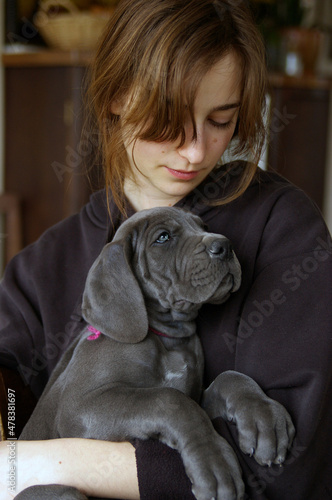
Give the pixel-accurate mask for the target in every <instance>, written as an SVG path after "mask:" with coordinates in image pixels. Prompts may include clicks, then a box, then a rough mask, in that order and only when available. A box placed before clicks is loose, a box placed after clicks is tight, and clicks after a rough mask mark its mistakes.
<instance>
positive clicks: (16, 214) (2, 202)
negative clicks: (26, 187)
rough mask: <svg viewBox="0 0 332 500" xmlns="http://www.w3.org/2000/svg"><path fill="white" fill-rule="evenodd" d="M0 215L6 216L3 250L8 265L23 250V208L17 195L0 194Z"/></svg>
mask: <svg viewBox="0 0 332 500" xmlns="http://www.w3.org/2000/svg"><path fill="white" fill-rule="evenodd" d="M0 215H3V216H4V221H3V223H4V227H3V241H4V245H3V250H4V263H5V264H6V263H7V262H9V260H10V259H11V258H12V257H14V255H15V254H16V253H17V252H19V251H20V250H21V248H22V221H21V207H20V202H19V199H18V197H17V196H16V195H14V194H11V193H2V194H0Z"/></svg>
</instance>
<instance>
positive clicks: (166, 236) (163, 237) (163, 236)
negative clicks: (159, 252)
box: [156, 231, 171, 243]
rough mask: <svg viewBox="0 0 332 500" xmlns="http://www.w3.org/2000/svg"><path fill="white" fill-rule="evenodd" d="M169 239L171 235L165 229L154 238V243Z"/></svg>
mask: <svg viewBox="0 0 332 500" xmlns="http://www.w3.org/2000/svg"><path fill="white" fill-rule="evenodd" d="M170 239H171V235H170V234H169V233H168V232H167V231H163V232H162V233H161V234H160V235H159V236H158V238H157V239H156V243H166V242H167V241H169V240H170Z"/></svg>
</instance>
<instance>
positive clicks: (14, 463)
mask: <svg viewBox="0 0 332 500" xmlns="http://www.w3.org/2000/svg"><path fill="white" fill-rule="evenodd" d="M13 443H14V444H15V445H14V446H13ZM0 471H1V477H0V500H9V499H12V498H14V496H15V495H17V494H18V493H19V492H20V491H22V490H23V489H24V488H27V487H28V486H32V485H34V484H51V483H57V484H65V485H70V486H76V488H78V489H79V490H80V491H82V492H83V493H85V494H86V495H91V496H99V497H102V498H123V499H128V500H137V499H139V491H138V480H137V470H136V459H135V449H134V447H133V446H132V445H131V444H130V443H127V442H125V443H113V442H106V441H96V440H90V439H76V438H74V439H54V440H49V441H4V442H1V443H0Z"/></svg>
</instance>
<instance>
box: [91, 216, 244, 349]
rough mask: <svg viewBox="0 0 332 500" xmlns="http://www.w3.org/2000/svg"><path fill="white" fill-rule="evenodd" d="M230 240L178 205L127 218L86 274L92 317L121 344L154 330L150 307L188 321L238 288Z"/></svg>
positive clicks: (139, 338) (238, 271) (104, 331)
mask: <svg viewBox="0 0 332 500" xmlns="http://www.w3.org/2000/svg"><path fill="white" fill-rule="evenodd" d="M240 281H241V270H240V265H239V262H238V260H237V258H236V256H235V254H234V251H233V249H232V246H231V243H230V242H229V240H227V238H225V237H224V236H220V235H216V234H212V233H208V232H206V231H205V229H204V225H203V223H202V221H201V219H200V218H199V217H197V216H194V215H192V214H190V213H187V212H184V211H183V210H181V209H178V208H174V207H170V208H169V207H167V208H154V209H150V210H144V211H141V212H138V213H137V214H135V215H133V216H132V217H131V218H130V219H128V220H127V221H126V222H124V223H123V224H122V225H121V226H120V228H119V229H118V231H117V232H116V235H115V237H114V239H113V241H112V243H109V244H108V245H106V246H105V247H104V249H103V250H102V252H101V254H100V256H99V257H98V258H97V260H96V262H95V263H94V264H93V266H92V268H91V270H90V272H89V274H88V278H87V282H86V287H85V292H84V296H83V315H84V318H85V319H86V321H88V322H89V323H91V324H92V325H93V326H94V327H95V328H97V329H99V330H101V331H102V332H103V333H105V334H108V335H110V336H111V337H112V338H115V339H116V340H119V341H122V342H139V341H140V340H142V339H143V338H144V337H145V336H146V334H147V331H148V315H147V309H148V310H151V308H154V309H157V310H158V308H159V309H160V311H163V312H165V311H166V312H167V311H171V312H174V311H176V312H177V313H178V317H182V318H183V319H184V320H185V318H186V316H188V317H189V316H190V317H191V318H192V317H193V315H194V314H195V313H196V312H197V311H198V309H199V307H200V306H201V305H202V304H204V303H206V302H210V303H222V302H224V301H225V300H227V298H228V297H229V295H230V293H232V292H234V291H236V290H237V289H238V288H239V286H240Z"/></svg>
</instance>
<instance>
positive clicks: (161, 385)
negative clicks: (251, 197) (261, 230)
mask: <svg viewBox="0 0 332 500" xmlns="http://www.w3.org/2000/svg"><path fill="white" fill-rule="evenodd" d="M239 285H240V266H239V263H238V261H237V259H236V257H235V254H234V252H233V250H232V248H231V246H230V243H229V241H228V240H227V239H226V238H225V237H223V236H220V235H213V234H210V233H207V232H205V231H204V229H203V226H202V222H201V221H200V219H198V218H197V217H195V216H193V215H191V214H188V213H185V212H183V211H181V210H179V209H176V208H159V209H152V210H147V211H143V212H140V213H138V214H136V215H134V216H133V217H131V218H130V219H129V220H128V221H126V222H125V223H124V224H123V225H122V226H121V227H120V228H119V230H118V231H117V233H116V235H115V237H114V239H113V242H112V243H110V244H108V245H106V247H105V248H104V249H103V251H102V252H101V255H100V256H99V257H98V259H97V260H96V262H95V263H94V265H93V266H92V268H91V270H90V272H89V275H88V277H87V281H86V286H85V291H84V297H83V304H82V311H83V316H84V318H85V320H86V321H87V323H88V325H91V327H90V329H89V327H87V328H85V330H84V332H83V334H82V337H80V338H79V339H76V340H75V341H74V343H73V344H72V345H71V347H70V348H69V349H68V351H67V352H66V353H65V354H64V356H63V358H62V359H61V360H60V362H59V364H58V366H57V367H56V369H55V370H54V373H53V375H52V377H51V379H50V380H49V383H48V384H47V386H46V389H45V391H44V393H43V395H42V397H41V399H40V401H39V402H38V405H37V407H36V409H35V411H34V413H33V415H32V417H31V419H30V421H29V422H28V424H27V425H26V427H25V428H24V430H23V433H22V436H21V439H50V438H58V437H84V438H95V439H104V440H110V441H122V440H129V439H134V438H140V439H148V438H151V437H152V438H158V439H160V440H161V441H163V442H164V443H166V444H167V445H169V446H171V447H173V448H176V449H177V450H178V451H179V452H180V453H181V457H182V460H183V463H184V466H185V468H186V472H187V474H188V476H189V478H190V480H191V482H192V485H193V486H192V491H193V493H194V495H195V496H196V498H197V499H198V500H210V499H211V498H216V499H222V500H240V499H241V498H242V496H243V494H244V486H243V483H242V480H241V471H240V467H239V464H238V461H237V459H236V456H235V454H234V452H233V450H232V449H231V447H230V446H229V445H228V443H227V442H226V441H225V440H224V439H223V438H221V437H220V436H219V435H218V434H217V433H216V432H215V431H214V429H213V426H212V424H211V421H210V419H209V417H208V415H210V416H211V417H212V418H214V417H216V416H223V417H224V418H226V419H228V420H233V421H234V422H235V423H236V424H237V427H238V432H239V445H240V447H241V449H242V451H243V452H245V453H250V454H252V455H254V457H255V459H256V460H257V462H259V463H260V464H271V463H273V462H274V463H282V462H283V461H284V459H285V455H286V451H287V449H288V447H289V445H290V443H291V441H292V438H293V435H294V428H293V425H292V423H291V420H290V417H289V415H288V414H287V412H286V410H285V409H284V408H283V407H282V406H281V405H280V404H278V403H276V402H275V401H273V400H271V399H269V398H267V396H266V395H265V394H264V393H263V392H262V391H261V389H260V388H259V387H258V386H257V384H256V383H255V382H254V381H253V380H251V379H250V378H249V377H246V376H245V375H242V374H239V373H236V372H231V371H230V372H225V373H222V374H220V375H218V377H217V378H216V379H215V381H214V382H213V383H212V384H211V385H210V386H209V387H208V388H207V389H206V390H205V391H204V392H203V393H202V373H203V353H202V348H201V345H200V341H199V339H198V337H197V336H196V335H195V318H196V316H197V313H198V310H199V308H200V306H201V305H202V304H204V303H206V302H212V303H222V302H224V301H225V300H227V298H228V297H229V295H230V293H232V292H234V291H236V290H237V288H238V287H239ZM91 330H92V331H93V332H94V334H91ZM199 403H201V405H203V407H204V410H205V411H204V410H203V409H202V407H201V406H199ZM45 488H46V489H45ZM51 488H56V487H54V486H50V487H37V488H36V489H33V490H30V492H29V490H26V492H25V493H22V494H21V495H19V496H18V498H19V499H32V498H33V499H34V500H37V499H39V498H44V497H43V495H45V494H46V493H47V494H48V493H49V492H50V491H51V492H52V491H53V493H54V498H56V490H55V489H53V490H52V489H51ZM31 491H32V493H31ZM38 495H40V496H38ZM77 495H78V493H77ZM66 498H68V499H69V498H70V499H76V498H81V497H80V496H75V493H73V491H72V490H70V492H68V495H67V497H66Z"/></svg>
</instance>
